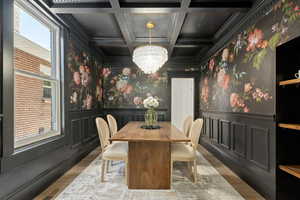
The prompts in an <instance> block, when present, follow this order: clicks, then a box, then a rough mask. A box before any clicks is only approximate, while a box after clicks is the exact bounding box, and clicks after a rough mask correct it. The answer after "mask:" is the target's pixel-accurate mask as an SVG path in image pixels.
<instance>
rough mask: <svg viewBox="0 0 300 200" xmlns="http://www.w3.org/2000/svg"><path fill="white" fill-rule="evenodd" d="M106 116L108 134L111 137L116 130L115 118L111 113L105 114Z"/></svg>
mask: <svg viewBox="0 0 300 200" xmlns="http://www.w3.org/2000/svg"><path fill="white" fill-rule="evenodd" d="M106 118H107V121H108V125H109V130H110V136H111V137H112V136H114V135H115V134H116V133H117V132H118V124H117V120H116V119H115V118H114V117H113V116H112V115H111V114H108V115H106Z"/></svg>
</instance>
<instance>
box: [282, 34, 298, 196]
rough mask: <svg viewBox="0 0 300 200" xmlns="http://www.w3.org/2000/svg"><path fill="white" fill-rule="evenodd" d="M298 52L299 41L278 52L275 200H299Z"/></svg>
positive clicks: (290, 43)
mask: <svg viewBox="0 0 300 200" xmlns="http://www.w3.org/2000/svg"><path fill="white" fill-rule="evenodd" d="M299 49H300V37H298V38H295V39H293V40H290V41H289V42H286V43H284V44H282V45H280V46H278V47H277V48H276V83H277V84H276V121H277V128H276V163H277V167H276V190H277V191H276V193H277V195H276V196H277V198H276V200H286V199H288V200H298V199H300V190H299V188H300V156H299V147H300V146H299V144H300V87H298V86H300V79H295V73H297V72H298V70H300V56H299V55H300V51H299ZM285 86H290V87H285ZM294 86H295V87H294Z"/></svg>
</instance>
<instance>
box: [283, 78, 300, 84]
mask: <svg viewBox="0 0 300 200" xmlns="http://www.w3.org/2000/svg"><path fill="white" fill-rule="evenodd" d="M292 84H300V78H297V79H290V80H285V81H279V85H281V86H284V85H292Z"/></svg>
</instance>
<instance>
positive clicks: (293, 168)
mask: <svg viewBox="0 0 300 200" xmlns="http://www.w3.org/2000/svg"><path fill="white" fill-rule="evenodd" d="M279 169H281V170H283V171H285V172H286V173H289V174H291V175H293V176H295V177H297V178H300V165H279Z"/></svg>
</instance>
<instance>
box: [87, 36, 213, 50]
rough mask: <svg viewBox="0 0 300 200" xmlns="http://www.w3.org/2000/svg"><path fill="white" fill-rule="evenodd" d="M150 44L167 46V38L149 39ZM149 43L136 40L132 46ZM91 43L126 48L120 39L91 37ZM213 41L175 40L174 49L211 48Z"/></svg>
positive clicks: (199, 39)
mask: <svg viewBox="0 0 300 200" xmlns="http://www.w3.org/2000/svg"><path fill="white" fill-rule="evenodd" d="M151 40H152V42H153V43H154V44H155V43H159V44H162V45H163V44H166V45H168V44H169V39H168V38H151ZM148 42H149V38H136V40H135V41H134V42H133V43H132V44H133V45H134V46H138V45H142V44H145V43H148ZM91 43H93V44H94V45H96V46H99V47H101V46H117V47H126V42H124V40H123V39H122V38H107V37H93V38H92V39H91ZM212 45H213V41H212V40H211V39H206V38H191V39H177V42H176V44H175V47H183V48H195V47H206V46H212Z"/></svg>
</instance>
